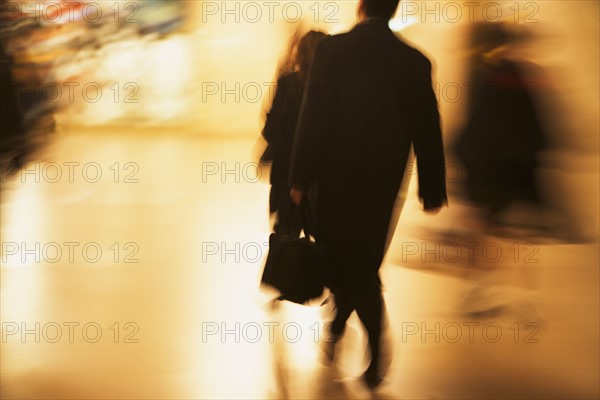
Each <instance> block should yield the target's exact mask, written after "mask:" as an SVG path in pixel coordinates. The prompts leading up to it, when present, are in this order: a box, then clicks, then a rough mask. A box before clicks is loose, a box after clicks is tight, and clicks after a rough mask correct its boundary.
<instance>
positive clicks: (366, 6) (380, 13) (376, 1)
mask: <svg viewBox="0 0 600 400" xmlns="http://www.w3.org/2000/svg"><path fill="white" fill-rule="evenodd" d="M398 3H400V0H360V3H359V4H358V14H359V16H360V18H361V19H364V18H381V19H385V20H390V19H391V18H392V17H393V16H394V14H395V13H396V9H397V8H398Z"/></svg>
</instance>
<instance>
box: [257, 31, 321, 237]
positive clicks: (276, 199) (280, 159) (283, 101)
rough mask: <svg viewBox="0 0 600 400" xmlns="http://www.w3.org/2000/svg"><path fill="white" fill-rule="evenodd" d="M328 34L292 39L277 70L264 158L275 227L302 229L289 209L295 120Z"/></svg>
mask: <svg viewBox="0 0 600 400" xmlns="http://www.w3.org/2000/svg"><path fill="white" fill-rule="evenodd" d="M327 36H328V35H327V34H325V33H323V32H318V31H310V32H308V33H307V34H305V35H304V36H303V37H302V38H301V39H300V40H295V38H294V37H293V38H292V43H291V45H290V54H289V55H288V57H287V58H286V59H285V60H284V62H283V63H282V64H281V67H280V69H279V72H278V79H277V90H276V92H275V98H274V100H273V105H272V107H271V110H270V111H269V112H268V114H267V119H266V122H265V126H264V129H263V131H262V135H263V137H264V138H265V140H266V141H267V143H268V146H267V149H266V150H265V152H264V154H263V155H262V157H261V161H262V162H271V163H272V164H271V177H270V182H271V194H270V196H269V209H270V212H271V213H276V222H275V227H274V230H275V231H276V232H277V231H279V230H281V229H285V230H286V231H288V232H298V233H299V232H300V229H301V228H302V227H301V226H300V223H299V221H296V219H294V221H292V218H291V214H290V210H291V207H292V202H291V199H290V187H289V186H288V183H287V182H288V173H289V170H290V168H289V166H290V161H291V160H290V159H291V152H292V146H293V144H294V133H295V130H296V122H297V120H298V115H299V113H300V105H301V104H302V96H303V92H304V84H305V82H306V80H307V77H308V73H309V70H310V67H311V65H312V60H313V56H314V53H315V49H316V48H317V45H318V44H319V42H320V41H321V40H322V39H323V38H325V37H327Z"/></svg>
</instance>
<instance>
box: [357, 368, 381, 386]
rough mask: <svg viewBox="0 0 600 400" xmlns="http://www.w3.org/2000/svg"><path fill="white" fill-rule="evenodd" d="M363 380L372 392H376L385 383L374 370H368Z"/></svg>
mask: <svg viewBox="0 0 600 400" xmlns="http://www.w3.org/2000/svg"><path fill="white" fill-rule="evenodd" d="M362 379H363V381H365V384H366V385H367V386H368V387H369V389H371V390H375V389H376V388H377V387H378V386H379V385H381V382H383V376H382V375H381V374H380V373H379V372H377V371H376V370H374V369H373V370H369V369H368V370H367V371H366V372H365V373H364V374H363V375H362Z"/></svg>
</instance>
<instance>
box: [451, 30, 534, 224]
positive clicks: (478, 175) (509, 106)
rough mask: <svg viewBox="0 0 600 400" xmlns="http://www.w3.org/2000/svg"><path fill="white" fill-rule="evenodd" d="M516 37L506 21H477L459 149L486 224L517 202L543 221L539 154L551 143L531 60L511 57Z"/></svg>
mask: <svg viewBox="0 0 600 400" xmlns="http://www.w3.org/2000/svg"><path fill="white" fill-rule="evenodd" d="M515 40H517V35H516V34H515V33H511V31H510V29H509V28H508V26H506V25H505V24H502V23H478V24H475V25H473V27H472V31H471V43H470V47H471V50H472V52H473V55H472V58H471V61H470V65H469V66H468V68H469V70H470V79H469V81H470V82H472V83H473V87H474V88H475V89H474V91H473V96H472V97H471V99H470V103H469V105H468V111H467V122H466V124H465V127H464V129H463V131H462V132H461V133H460V135H459V139H458V141H457V143H456V146H455V151H456V154H457V156H458V158H459V159H460V161H461V162H462V164H463V165H464V166H465V169H466V171H467V176H468V177H467V179H466V182H465V191H466V194H467V198H468V200H469V201H471V202H472V203H473V204H475V205H477V206H478V207H480V211H481V219H482V221H483V223H484V224H485V225H486V227H485V228H484V229H485V230H490V229H496V228H498V227H499V226H501V225H502V223H501V221H502V217H503V213H504V212H505V211H506V210H507V209H508V208H509V206H511V205H514V204H515V203H519V204H521V205H527V206H529V209H530V210H531V211H532V212H530V213H529V217H530V218H527V219H528V220H529V221H528V222H529V223H530V224H533V225H536V226H537V227H542V226H543V218H542V204H543V201H542V195H541V193H540V185H539V181H538V179H537V178H536V168H537V167H538V165H539V163H538V154H539V153H540V152H541V151H542V150H543V149H544V148H545V146H546V138H545V134H544V130H543V128H542V123H541V121H540V118H539V116H538V112H537V110H536V107H537V106H538V102H537V101H536V98H535V97H534V94H535V93H534V91H535V90H536V88H539V86H538V85H537V84H536V83H535V81H531V77H529V79H528V75H527V74H526V64H524V63H523V62H518V61H517V60H516V59H511V58H510V49H511V45H512V44H513V43H514V41H515ZM527 71H532V68H528V69H527ZM522 221H523V219H522Z"/></svg>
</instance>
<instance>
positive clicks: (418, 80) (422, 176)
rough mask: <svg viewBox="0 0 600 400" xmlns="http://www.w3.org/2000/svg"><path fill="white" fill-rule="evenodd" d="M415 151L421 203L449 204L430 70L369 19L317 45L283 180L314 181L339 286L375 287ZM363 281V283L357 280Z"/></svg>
mask: <svg viewBox="0 0 600 400" xmlns="http://www.w3.org/2000/svg"><path fill="white" fill-rule="evenodd" d="M411 146H413V147H414V150H415V154H416V159H417V168H418V171H419V172H418V179H419V196H420V198H421V199H422V201H423V202H424V203H425V205H426V206H441V205H443V204H444V203H446V187H445V168H444V151H443V144H442V136H441V131H440V122H439V114H438V110H437V101H436V98H435V94H434V92H433V90H432V86H431V63H430V62H429V60H428V59H427V58H426V57H425V56H423V55H422V54H421V53H420V52H419V51H417V50H416V49H414V48H412V47H410V46H408V45H407V44H405V43H404V42H402V41H401V40H399V39H398V38H397V37H396V36H395V35H394V34H393V32H392V31H391V30H390V29H389V28H388V25H387V21H383V20H372V21H368V22H365V23H362V24H359V25H357V26H356V27H355V28H354V29H353V30H352V31H350V32H348V33H345V34H341V35H336V36H332V37H330V38H327V39H324V40H323V41H322V42H321V43H320V44H319V46H318V47H317V50H316V54H315V58H314V62H313V66H312V69H311V71H310V74H309V79H308V82H307V85H306V89H305V93H304V98H303V103H302V108H301V112H300V117H299V121H298V127H297V131H296V137H295V142H294V150H293V155H292V167H293V172H291V174H290V182H291V183H292V184H293V185H295V186H296V187H299V188H306V187H307V186H308V185H309V184H310V182H311V180H312V179H313V178H314V177H316V181H317V204H316V212H317V225H318V227H317V229H318V235H317V239H318V241H320V242H321V243H322V244H324V245H326V246H328V250H327V256H326V259H327V260H326V261H328V262H331V264H334V265H331V266H332V267H333V268H334V269H335V268H338V269H339V268H342V269H343V273H342V274H337V276H338V277H340V279H342V280H343V282H342V284H344V283H345V284H350V285H353V286H360V285H361V284H362V283H364V282H365V281H366V280H371V282H373V281H372V280H377V281H378V274H377V270H378V268H379V266H380V264H381V262H382V260H383V256H384V248H385V243H386V237H387V233H388V227H389V224H390V218H391V215H392V211H393V207H394V202H395V199H396V196H397V194H398V190H399V188H400V184H401V183H402V180H403V177H404V170H405V165H406V162H407V158H408V155H409V152H410V149H411ZM361 282H362V283H361Z"/></svg>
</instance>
